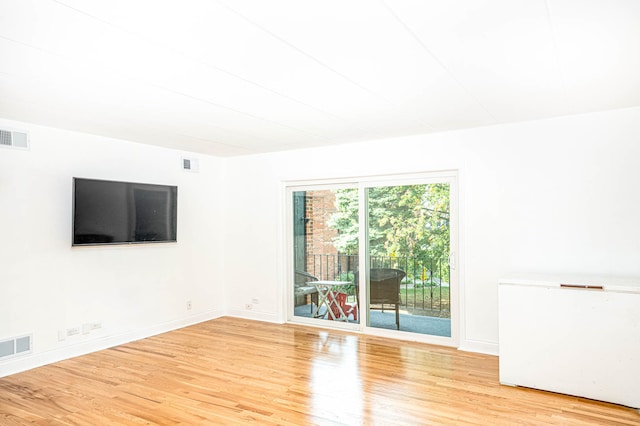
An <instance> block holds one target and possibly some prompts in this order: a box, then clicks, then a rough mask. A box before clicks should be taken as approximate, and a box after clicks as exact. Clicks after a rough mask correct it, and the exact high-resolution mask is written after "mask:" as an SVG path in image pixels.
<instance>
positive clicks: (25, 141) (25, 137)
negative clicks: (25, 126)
mask: <svg viewBox="0 0 640 426" xmlns="http://www.w3.org/2000/svg"><path fill="white" fill-rule="evenodd" d="M0 146H4V147H9V148H22V149H28V148H29V134H28V133H27V132H19V131H15V130H6V129H0Z"/></svg>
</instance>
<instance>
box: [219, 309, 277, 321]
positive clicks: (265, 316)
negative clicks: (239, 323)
mask: <svg viewBox="0 0 640 426" xmlns="http://www.w3.org/2000/svg"><path fill="white" fill-rule="evenodd" d="M227 316H230V317H234V318H242V319H248V320H255V321H263V322H272V323H275V324H283V323H284V321H283V320H282V319H281V318H280V316H278V315H276V314H270V313H265V312H259V311H243V310H237V309H234V310H231V311H229V312H228V313H227Z"/></svg>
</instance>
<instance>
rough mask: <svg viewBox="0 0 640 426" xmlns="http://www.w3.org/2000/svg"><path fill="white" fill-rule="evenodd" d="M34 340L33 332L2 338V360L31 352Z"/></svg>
mask: <svg viewBox="0 0 640 426" xmlns="http://www.w3.org/2000/svg"><path fill="white" fill-rule="evenodd" d="M32 340H33V336H32V335H31V334H28V335H26V336H18V337H12V338H10V339H5V340H0V360H3V359H7V358H10V357H15V356H20V355H26V354H29V353H31V346H32V343H31V342H32Z"/></svg>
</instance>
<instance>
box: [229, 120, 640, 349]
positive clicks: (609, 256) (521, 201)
mask: <svg viewBox="0 0 640 426" xmlns="http://www.w3.org/2000/svg"><path fill="white" fill-rule="evenodd" d="M639 141H640V108H634V109H627V110H618V111H612V112H605V113H598V114H589V115H582V116H573V117H565V118H557V119H550V120H542V121H536V122H528V123H521V124H511V125H499V126H492V127H485V128H478V129H472V130H467V131H457V132H447V133H439V134H433V135H421V136H413V137H405V138H398V139H388V140H381V141H374V142H369V143H366V144H351V145H342V146H336V147H329V148H319V149H312V150H300V151H289V152H283V153H275V154H265V155H257V156H250V157H238V158H232V159H229V160H228V162H227V166H228V173H227V176H226V178H227V179H226V181H227V195H226V199H227V205H228V206H229V209H228V210H227V213H228V214H227V215H226V216H225V219H224V222H225V230H226V231H227V232H226V236H225V251H226V252H227V253H235V254H237V255H232V256H225V266H226V273H227V275H226V280H225V281H227V282H228V283H229V286H228V291H229V293H228V303H229V306H228V309H229V312H230V313H231V314H233V315H238V316H246V317H250V318H251V317H252V318H259V319H263V320H273V321H281V320H283V319H284V318H285V312H284V302H283V301H284V291H285V289H284V285H283V283H282V278H283V276H284V270H283V268H282V265H283V264H284V260H285V259H284V256H285V255H286V251H285V250H284V248H283V247H282V245H283V240H282V235H283V229H282V226H283V225H282V216H283V214H282V209H283V203H284V200H283V193H282V185H283V184H282V181H285V180H306V179H322V178H335V177H345V176H358V175H377V174H387V173H404V172H420V171H434V170H445V169H456V170H458V171H459V184H460V197H461V199H460V203H461V218H460V219H461V220H460V222H461V241H460V243H461V259H460V260H461V267H462V277H461V279H462V283H461V284H462V286H463V290H464V293H463V300H461V308H462V320H463V323H462V330H461V332H462V333H461V339H462V340H461V347H462V348H465V349H470V350H478V351H484V352H494V353H497V342H498V320H497V315H498V307H497V281H498V279H499V278H501V277H503V276H504V275H507V274H509V273H514V272H539V273H577V274H597V275H603V274H604V275H616V276H640V262H638V259H640V226H639V222H638V221H639V220H640V219H639V218H640V191H639V190H638V188H637V185H638V183H640V167H638V164H639V163H638V161H639V160H638V159H639V158H640V143H639ZM242 277H245V278H247V277H251V278H252V279H244V280H243V279H242ZM240 282H241V283H242V285H239V284H240ZM251 298H258V299H259V300H260V303H259V304H258V305H254V307H253V310H251V311H246V310H245V309H244V304H245V303H250V302H251ZM540 312H541V314H543V312H544V306H540Z"/></svg>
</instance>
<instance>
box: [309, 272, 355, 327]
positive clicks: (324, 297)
mask: <svg viewBox="0 0 640 426" xmlns="http://www.w3.org/2000/svg"><path fill="white" fill-rule="evenodd" d="M307 284H309V285H314V286H315V287H316V289H317V290H318V306H316V309H315V310H314V311H313V317H314V318H317V317H318V312H319V311H320V308H321V307H322V305H325V306H326V307H327V312H328V315H329V316H330V317H331V319H333V320H336V321H349V317H348V315H347V314H346V313H345V312H344V310H343V309H342V306H340V303H339V302H338V299H337V297H336V295H337V294H338V293H343V291H341V290H342V289H343V288H344V287H346V286H349V285H351V284H353V283H352V282H351V281H309V282H307ZM334 306H335V307H336V308H337V309H336V310H337V312H338V314H339V315H338V316H337V317H336V315H335V313H334V311H333V309H332V307H334Z"/></svg>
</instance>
